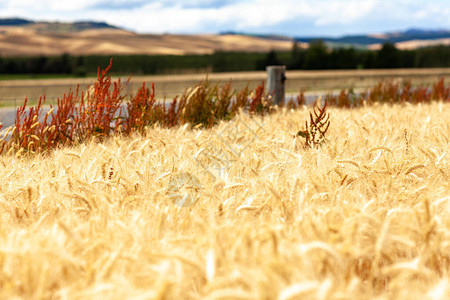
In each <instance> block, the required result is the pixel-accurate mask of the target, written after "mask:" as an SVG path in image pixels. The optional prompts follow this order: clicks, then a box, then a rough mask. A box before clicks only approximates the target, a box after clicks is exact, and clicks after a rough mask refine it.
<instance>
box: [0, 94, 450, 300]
mask: <svg viewBox="0 0 450 300" xmlns="http://www.w3.org/2000/svg"><path fill="white" fill-rule="evenodd" d="M329 113H330V114H331V126H330V129H329V131H328V133H327V137H328V142H327V143H326V144H324V145H323V146H322V147H320V148H317V149H305V148H304V147H303V140H302V139H301V138H300V137H297V138H294V135H295V134H296V132H297V131H298V130H299V129H301V127H302V126H303V125H304V121H305V120H307V119H308V117H309V108H306V107H305V108H303V109H299V110H294V111H291V110H287V109H284V110H279V111H278V112H277V113H275V114H272V115H268V116H266V117H264V119H261V118H257V117H254V118H249V116H248V115H246V114H241V115H239V117H237V118H235V119H233V120H231V121H229V122H222V123H220V124H219V125H218V126H216V127H213V128H212V129H208V130H205V129H202V130H200V129H193V130H190V129H188V127H187V125H186V126H184V127H181V128H174V129H162V128H160V127H158V126H155V127H153V128H151V129H149V130H148V131H147V132H146V134H145V136H141V135H133V136H130V137H126V138H125V137H115V138H114V139H109V140H107V141H106V142H104V143H95V142H88V143H86V144H82V145H80V146H77V147H73V148H64V149H61V150H56V151H53V152H51V153H49V154H47V155H35V156H30V157H26V156H25V157H23V156H19V157H14V156H7V155H4V156H1V157H0V165H1V166H2V167H1V168H0V216H1V219H2V222H1V225H0V245H1V246H0V258H1V259H0V266H1V270H2V271H1V281H0V284H1V289H0V297H1V298H4V299H11V298H15V297H21V298H27V299H39V298H69V299H99V298H102V299H124V298H128V299H131V298H135V299H148V298H168V299H180V298H191V299H198V298H208V299H232V298H233V299H234V298H239V299H261V298H269V299H274V298H278V299H299V298H301V299H447V298H448V295H449V294H450V275H449V274H450V243H449V241H450V221H449V220H450V188H449V177H450V168H449V161H448V160H449V153H448V151H449V148H450V147H449V136H450V122H449V120H448V115H449V114H450V103H448V102H433V103H431V104H418V105H409V104H403V105H392V106H391V105H374V106H371V107H361V108H358V109H353V110H346V109H335V108H330V109H329ZM183 201H184V202H183Z"/></svg>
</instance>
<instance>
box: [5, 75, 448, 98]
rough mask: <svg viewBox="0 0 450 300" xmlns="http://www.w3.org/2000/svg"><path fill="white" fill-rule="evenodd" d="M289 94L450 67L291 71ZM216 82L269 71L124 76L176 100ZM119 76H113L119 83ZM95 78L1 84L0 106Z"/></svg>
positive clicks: (424, 79) (129, 87)
mask: <svg viewBox="0 0 450 300" xmlns="http://www.w3.org/2000/svg"><path fill="white" fill-rule="evenodd" d="M286 76H287V81H286V91H287V92H288V93H298V91H299V90H300V89H304V90H306V91H318V90H319V91H325V92H327V91H329V90H335V89H343V88H350V87H353V88H367V87H371V86H373V85H375V84H376V83H377V82H379V81H380V80H392V79H394V80H395V79H398V78H402V80H403V81H407V80H410V81H411V82H412V84H414V85H420V84H430V83H434V82H436V81H437V80H438V79H440V78H444V79H445V81H446V82H449V81H450V69H449V68H436V69H389V70H388V69H386V70H335V71H331V70H327V71H293V70H292V71H291V70H288V71H287V73H286ZM207 77H208V79H209V80H211V81H212V82H221V83H224V82H228V81H229V80H230V79H232V84H233V88H234V89H241V88H243V87H244V86H245V85H246V84H247V83H249V85H250V87H251V88H254V87H256V86H257V85H258V84H260V83H261V81H263V80H266V77H267V74H266V72H235V73H211V74H206V73H204V74H183V75H157V76H156V75H155V76H133V77H131V79H130V83H129V84H127V83H126V81H127V79H128V77H122V78H121V79H122V83H123V86H124V89H125V92H128V93H130V92H132V93H134V92H136V90H137V88H139V87H140V86H141V84H142V82H146V83H147V84H149V83H155V89H156V91H157V93H158V94H157V97H158V98H159V99H162V98H164V97H167V98H172V97H174V96H176V95H180V94H182V93H183V92H184V91H185V89H186V88H187V87H190V86H193V85H195V84H197V83H198V82H199V81H201V80H204V79H205V78H207ZM118 78H119V77H113V80H117V79H118ZM94 81H95V77H94V78H63V79H23V80H1V81H0V106H3V107H4V106H19V105H21V104H22V103H23V100H24V99H25V97H28V100H29V101H31V103H36V100H38V99H39V97H40V96H42V95H43V94H45V95H46V98H47V103H49V104H50V103H53V104H55V103H56V99H57V98H62V96H63V94H64V93H67V92H68V91H69V89H70V88H72V89H76V86H77V85H80V88H81V89H82V90H84V89H85V88H86V86H88V85H91V84H92V83H94Z"/></svg>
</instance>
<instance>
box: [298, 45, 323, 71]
mask: <svg viewBox="0 0 450 300" xmlns="http://www.w3.org/2000/svg"><path fill="white" fill-rule="evenodd" d="M328 60H329V55H328V48H327V46H326V44H325V42H324V41H323V40H316V41H312V42H310V43H309V48H308V50H306V54H305V62H304V66H303V67H304V68H305V69H326V68H328Z"/></svg>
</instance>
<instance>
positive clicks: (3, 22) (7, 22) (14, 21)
mask: <svg viewBox="0 0 450 300" xmlns="http://www.w3.org/2000/svg"><path fill="white" fill-rule="evenodd" d="M32 23H34V22H33V21H29V20H25V19H21V18H6V19H1V18H0V26H22V25H28V24H32Z"/></svg>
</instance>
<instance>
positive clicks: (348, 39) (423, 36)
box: [294, 28, 450, 47]
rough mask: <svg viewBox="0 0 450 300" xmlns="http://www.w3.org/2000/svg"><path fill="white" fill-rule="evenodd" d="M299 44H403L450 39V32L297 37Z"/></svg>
mask: <svg viewBox="0 0 450 300" xmlns="http://www.w3.org/2000/svg"><path fill="white" fill-rule="evenodd" d="M294 39H295V40H296V41H298V42H303V43H310V42H311V41H314V40H319V39H320V40H323V41H324V42H326V43H328V44H329V45H330V46H336V45H339V46H343V45H349V46H365V47H367V46H370V45H374V44H383V43H386V42H389V43H393V44H395V43H402V42H408V41H416V40H421V41H424V40H441V39H450V30H446V29H439V30H424V29H416V28H412V29H408V30H406V31H403V32H391V33H381V34H367V35H348V36H343V37H338V38H331V37H320V36H316V37H295V38H294Z"/></svg>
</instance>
